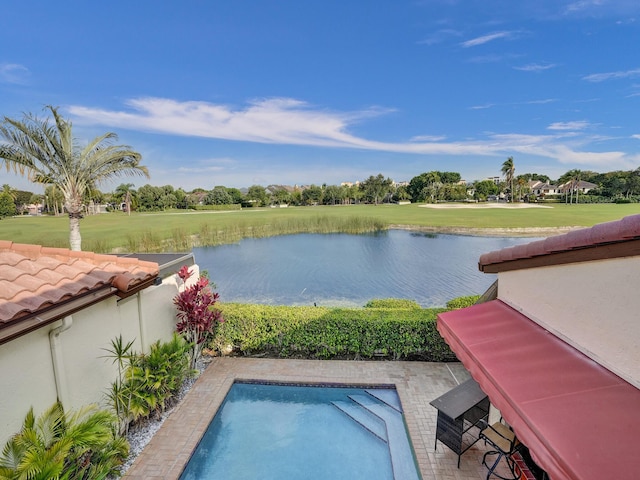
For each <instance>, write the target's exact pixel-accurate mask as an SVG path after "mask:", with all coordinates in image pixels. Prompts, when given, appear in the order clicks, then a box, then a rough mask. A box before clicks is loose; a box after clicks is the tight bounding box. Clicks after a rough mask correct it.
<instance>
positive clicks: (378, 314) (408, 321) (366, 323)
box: [212, 303, 456, 361]
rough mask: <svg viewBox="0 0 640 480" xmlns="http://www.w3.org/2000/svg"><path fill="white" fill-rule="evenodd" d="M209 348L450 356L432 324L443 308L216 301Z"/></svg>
mask: <svg viewBox="0 0 640 480" xmlns="http://www.w3.org/2000/svg"><path fill="white" fill-rule="evenodd" d="M216 306H217V307H219V309H220V310H221V311H222V315H223V316H224V323H222V324H220V326H219V327H218V329H217V331H216V336H215V338H214V339H213V342H212V347H213V348H214V349H216V350H219V351H223V352H224V351H229V350H230V349H231V350H233V351H234V352H235V353H236V354H241V355H265V356H275V357H288V358H319V359H339V358H340V359H345V358H348V359H371V358H388V359H394V360H399V359H406V360H423V361H453V360H455V359H456V358H455V355H454V354H453V353H452V352H451V350H450V349H449V347H448V345H447V344H446V343H445V342H444V340H443V339H442V337H441V336H440V334H439V333H438V331H437V329H436V315H437V314H438V313H439V312H442V311H445V309H423V308H415V307H411V308H325V307H289V306H271V305H248V304H238V303H226V304H221V303H218V304H217V305H216Z"/></svg>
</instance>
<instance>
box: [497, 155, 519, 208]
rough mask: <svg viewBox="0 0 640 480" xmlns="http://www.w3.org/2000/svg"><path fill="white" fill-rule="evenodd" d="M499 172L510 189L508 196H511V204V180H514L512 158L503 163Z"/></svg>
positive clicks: (512, 192) (514, 169) (514, 170)
mask: <svg viewBox="0 0 640 480" xmlns="http://www.w3.org/2000/svg"><path fill="white" fill-rule="evenodd" d="M500 171H501V172H502V175H503V176H504V179H505V180H506V182H507V183H508V184H509V185H510V188H511V190H510V196H511V201H512V202H513V196H514V195H513V194H514V191H513V180H514V174H515V173H516V166H515V165H514V163H513V157H509V158H507V159H506V160H505V161H504V163H503V164H502V168H501V169H500Z"/></svg>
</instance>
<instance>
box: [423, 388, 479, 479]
mask: <svg viewBox="0 0 640 480" xmlns="http://www.w3.org/2000/svg"><path fill="white" fill-rule="evenodd" d="M430 405H432V406H433V407H435V408H436V409H437V410H438V424H437V427H436V441H435V447H434V448H437V446H438V440H440V441H441V442H442V443H444V444H445V445H446V446H447V447H449V448H450V449H451V450H453V451H454V452H455V453H456V454H457V455H458V468H460V457H461V456H462V454H463V453H464V452H466V451H467V450H469V448H471V447H472V446H473V444H474V443H476V442H477V441H478V440H479V433H480V429H481V428H480V425H479V423H480V420H485V421H486V420H487V418H488V416H489V397H487V394H486V393H484V392H483V391H482V390H481V389H480V386H479V385H478V384H477V383H476V381H475V380H474V379H473V378H470V379H469V380H467V381H466V382H464V383H461V384H460V385H458V386H457V387H455V388H453V389H452V390H449V391H448V392H447V393H445V394H444V395H441V396H440V397H438V398H436V399H435V400H433V401H432V402H430ZM474 428H475V429H477V432H474V431H473V429H474Z"/></svg>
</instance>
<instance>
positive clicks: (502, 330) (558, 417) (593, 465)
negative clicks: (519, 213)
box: [438, 215, 640, 480]
mask: <svg viewBox="0 0 640 480" xmlns="http://www.w3.org/2000/svg"><path fill="white" fill-rule="evenodd" d="M479 268H480V270H481V271H483V272H485V273H494V274H497V275H498V284H497V286H498V288H497V298H496V299H494V300H490V301H487V302H485V303H480V304H477V305H474V306H472V307H469V308H465V309H461V310H454V311H451V312H445V313H441V314H439V315H438V330H439V331H440V333H441V334H442V336H443V337H444V338H445V340H446V341H447V343H448V344H449V345H450V346H451V348H452V350H453V351H454V352H455V353H456V355H457V356H458V358H459V359H460V360H461V361H462V363H463V364H464V365H465V367H466V368H467V369H468V370H469V372H470V373H471V375H472V376H473V378H474V379H475V380H476V381H477V382H478V383H479V384H480V386H481V388H482V389H483V390H484V392H485V393H487V395H488V396H489V399H490V400H491V403H492V406H493V408H495V409H497V410H498V411H499V413H497V412H494V416H495V417H496V418H499V417H500V416H502V417H503V418H504V419H505V420H506V422H508V423H509V424H510V425H511V427H512V428H513V430H514V432H515V433H516V435H517V437H518V438H519V440H520V441H521V442H522V443H523V444H524V445H526V446H527V447H528V448H529V450H530V453H531V456H532V458H533V459H534V460H535V461H536V463H537V464H538V465H539V466H540V467H542V468H543V469H544V470H545V471H546V472H547V473H548V474H549V478H551V479H553V480H569V479H571V480H576V479H582V480H600V479H604V478H615V479H618V480H619V479H628V480H631V479H636V478H638V460H637V455H638V439H637V438H638V432H639V431H640V348H638V345H639V341H640V322H639V321H638V312H639V311H640V295H638V291H640V215H633V216H629V217H625V218H623V219H622V220H618V221H615V222H609V223H603V224H600V225H596V226H594V227H592V228H587V229H581V230H576V231H572V232H570V233H568V234H566V235H559V236H555V237H549V238H547V239H545V240H538V241H535V242H532V243H529V244H523V245H518V246H515V247H510V248H506V249H503V250H499V251H495V252H490V253H486V254H484V255H482V256H481V257H480V260H479Z"/></svg>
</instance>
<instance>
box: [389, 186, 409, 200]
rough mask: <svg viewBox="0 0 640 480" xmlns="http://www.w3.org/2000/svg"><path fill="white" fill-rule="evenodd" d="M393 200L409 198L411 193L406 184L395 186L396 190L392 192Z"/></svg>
mask: <svg viewBox="0 0 640 480" xmlns="http://www.w3.org/2000/svg"><path fill="white" fill-rule="evenodd" d="M393 200H395V201H396V202H403V201H405V200H411V195H410V194H409V190H408V188H407V186H405V185H400V186H399V187H398V188H396V191H395V193H394V194H393Z"/></svg>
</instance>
